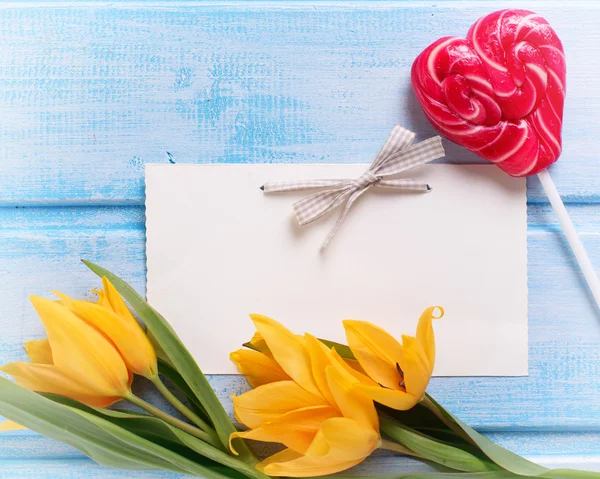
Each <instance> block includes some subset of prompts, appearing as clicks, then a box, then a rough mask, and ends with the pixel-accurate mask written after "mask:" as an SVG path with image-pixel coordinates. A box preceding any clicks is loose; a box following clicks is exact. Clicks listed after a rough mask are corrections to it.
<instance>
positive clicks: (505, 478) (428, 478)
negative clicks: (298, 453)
mask: <svg viewBox="0 0 600 479" xmlns="http://www.w3.org/2000/svg"><path fill="white" fill-rule="evenodd" d="M333 477H335V479H513V478H518V477H522V476H518V475H516V474H512V473H509V472H506V471H489V472H405V473H402V474H382V475H377V476H375V475H374V476H362V475H361V476H341V475H338V474H336V475H335V476H333ZM312 479H327V476H325V477H313V478H312Z"/></svg>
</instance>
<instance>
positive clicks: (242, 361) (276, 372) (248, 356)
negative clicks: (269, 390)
mask: <svg viewBox="0 0 600 479" xmlns="http://www.w3.org/2000/svg"><path fill="white" fill-rule="evenodd" d="M229 357H230V358H231V360H232V361H233V362H234V363H235V364H236V366H237V368H238V370H239V371H240V373H241V374H243V375H244V376H245V377H246V379H247V381H248V382H249V383H250V385H251V386H252V387H253V388H257V387H258V386H262V385H263V384H268V383H274V382H278V381H289V380H290V377H289V376H288V375H287V374H286V373H285V371H284V370H283V369H281V366H279V364H277V362H275V360H274V359H272V358H270V357H268V356H267V355H265V354H263V353H261V352H258V351H254V350H252V349H239V350H237V351H234V352H233V353H231V354H230V355H229Z"/></svg>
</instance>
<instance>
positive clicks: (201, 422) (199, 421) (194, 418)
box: [148, 374, 219, 441]
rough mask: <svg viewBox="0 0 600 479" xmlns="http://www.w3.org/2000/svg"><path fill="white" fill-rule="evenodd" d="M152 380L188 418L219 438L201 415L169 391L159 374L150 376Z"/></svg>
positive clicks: (215, 437)
mask: <svg viewBox="0 0 600 479" xmlns="http://www.w3.org/2000/svg"><path fill="white" fill-rule="evenodd" d="M148 379H149V380H150V381H152V384H154V386H156V389H158V390H159V391H160V393H161V394H162V395H163V396H164V398H165V399H166V400H167V401H169V402H170V403H171V404H172V405H173V407H174V408H175V409H177V410H178V411H179V412H180V413H181V414H183V415H184V416H185V417H186V418H188V419H189V420H190V421H192V422H193V423H194V424H195V425H196V426H198V427H199V428H200V429H202V430H203V431H204V432H206V433H207V434H209V435H210V436H212V437H213V439H215V440H217V441H218V440H219V438H218V436H217V433H216V432H215V430H214V429H213V428H212V427H211V426H210V425H209V424H208V423H207V422H206V421H204V420H203V419H202V418H201V417H200V416H198V415H197V414H196V413H194V412H193V411H192V410H191V409H190V408H188V407H187V406H186V405H185V404H183V403H182V402H181V401H180V400H179V398H178V397H177V396H175V394H173V393H172V392H171V391H169V388H167V386H165V384H164V383H163V382H162V381H161V380H160V377H159V376H158V374H157V375H156V376H154V377H151V378H148Z"/></svg>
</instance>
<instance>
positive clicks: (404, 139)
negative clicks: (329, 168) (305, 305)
mask: <svg viewBox="0 0 600 479" xmlns="http://www.w3.org/2000/svg"><path fill="white" fill-rule="evenodd" d="M415 136H416V135H415V134H414V133H413V132H412V131H408V130H406V129H405V128H402V127H401V126H399V125H396V126H395V127H394V129H393V130H392V132H391V133H390V136H389V137H388V139H387V140H386V142H385V144H384V145H383V148H382V149H381V151H380V152H379V154H378V155H377V157H376V158H375V161H373V164H372V165H371V166H370V167H369V169H368V170H367V171H366V172H365V173H363V174H362V176H360V177H359V178H357V179H355V180H298V181H282V182H272V183H265V184H264V186H262V187H261V189H262V190H263V191H264V192H265V193H277V192H282V191H294V190H305V189H311V188H325V189H324V190H323V191H319V192H317V193H314V194H312V195H310V196H307V197H306V198H302V199H301V200H299V201H297V202H296V203H294V205H293V209H294V212H295V213H296V218H297V220H298V223H299V224H300V225H306V224H309V223H312V222H313V221H315V220H317V219H319V218H320V217H321V216H323V215H325V214H327V213H328V212H329V211H331V210H332V209H334V208H335V207H337V206H339V205H340V204H342V203H343V202H344V201H346V206H345V207H344V209H343V210H342V213H341V214H340V217H339V218H338V220H337V222H336V223H335V225H334V226H333V228H332V229H331V231H330V232H329V234H328V235H327V238H325V241H324V242H323V244H322V245H321V249H324V248H326V247H327V245H328V244H329V242H330V241H331V239H332V238H333V236H334V235H335V233H336V232H337V230H338V228H339V227H340V225H341V224H342V222H343V221H344V219H345V218H346V215H347V214H348V211H349V210H350V208H351V207H352V205H353V204H354V202H355V201H356V200H357V199H358V198H360V196H361V195H362V194H363V193H365V192H366V191H367V190H368V189H369V188H371V187H372V186H386V187H390V188H398V189H402V190H413V191H430V190H431V187H430V186H429V185H428V184H427V183H418V182H416V181H413V180H410V179H404V178H403V179H391V178H390V177H391V176H394V175H397V174H398V173H402V172H403V171H406V170H409V169H410V168H414V167H415V166H419V165H422V164H424V163H428V162H430V161H433V160H435V159H437V158H441V157H443V156H444V147H443V146H442V139H441V138H440V137H439V136H435V137H433V138H429V139H427V140H425V141H422V142H420V143H416V144H413V142H414V140H415Z"/></svg>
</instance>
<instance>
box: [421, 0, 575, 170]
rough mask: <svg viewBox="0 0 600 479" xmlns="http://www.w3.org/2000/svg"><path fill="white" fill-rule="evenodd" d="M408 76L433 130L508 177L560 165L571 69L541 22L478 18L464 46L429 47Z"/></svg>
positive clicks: (451, 41) (524, 14)
mask: <svg viewBox="0 0 600 479" xmlns="http://www.w3.org/2000/svg"><path fill="white" fill-rule="evenodd" d="M411 76H412V84H413V87H414V90H415V93H416V95H417V98H418V99H419V102H420V103H421V107H422V108H423V110H424V112H425V114H426V115H427V118H429V120H430V121H431V123H433V125H434V126H435V127H436V129H437V130H438V131H439V132H440V133H441V134H443V135H444V136H446V137H447V138H449V139H450V140H452V141H453V142H455V143H458V144H459V145H462V146H464V147H466V148H468V149H469V150H471V151H473V152H475V153H476V154H478V155H479V156H481V157H483V158H485V159H487V160H489V161H491V162H492V163H495V164H497V165H498V166H499V167H500V168H502V169H503V170H504V171H505V172H507V173H508V174H510V175H512V176H528V175H533V174H535V173H538V172H539V171H540V170H543V169H544V168H546V167H548V166H549V165H551V164H552V163H554V162H555V161H556V160H557V159H558V157H559V155H560V152H561V148H562V145H561V128H562V116H563V105H564V101H565V80H566V78H565V77H566V63H565V56H564V51H563V47H562V44H561V42H560V40H559V38H558V36H557V35H556V32H555V31H554V30H553V29H552V27H551V26H550V25H549V24H548V22H547V21H546V20H544V19H543V18H542V17H540V16H539V15H537V14H535V13H533V12H530V11H527V10H501V11H498V12H494V13H491V14H489V15H487V16H485V17H483V18H480V19H479V20H477V21H476V22H475V24H474V25H473V26H472V27H471V28H470V29H469V32H468V34H467V38H466V39H464V38H458V37H445V38H440V39H439V40H438V41H436V42H435V43H433V44H432V45H430V46H429V47H427V48H426V49H425V50H424V51H423V52H422V53H421V54H420V55H419V56H418V57H417V59H416V60H415V62H414V64H413V66H412V75H411Z"/></svg>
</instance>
